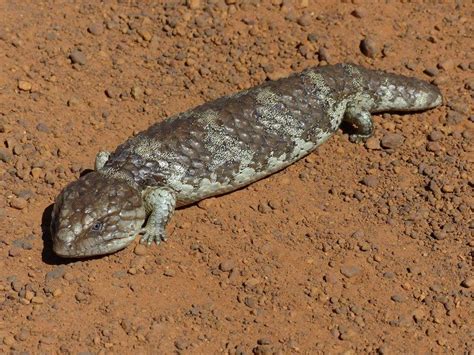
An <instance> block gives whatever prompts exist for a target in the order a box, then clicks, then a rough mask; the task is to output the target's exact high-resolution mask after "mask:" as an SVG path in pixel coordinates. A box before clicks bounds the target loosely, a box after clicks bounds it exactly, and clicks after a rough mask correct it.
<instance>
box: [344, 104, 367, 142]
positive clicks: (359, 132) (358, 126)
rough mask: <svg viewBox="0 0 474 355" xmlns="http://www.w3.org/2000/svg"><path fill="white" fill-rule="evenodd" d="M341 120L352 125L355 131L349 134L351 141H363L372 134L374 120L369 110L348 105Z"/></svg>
mask: <svg viewBox="0 0 474 355" xmlns="http://www.w3.org/2000/svg"><path fill="white" fill-rule="evenodd" d="M343 121H344V122H347V123H350V124H351V125H353V126H354V129H355V132H354V133H352V134H351V135H350V136H349V140H350V141H351V142H353V143H359V142H365V141H366V140H367V139H369V138H370V137H372V135H373V134H374V122H373V121H372V115H371V114H370V112H369V111H365V110H360V109H357V108H354V107H349V108H348V109H347V110H346V112H345V114H344V119H343Z"/></svg>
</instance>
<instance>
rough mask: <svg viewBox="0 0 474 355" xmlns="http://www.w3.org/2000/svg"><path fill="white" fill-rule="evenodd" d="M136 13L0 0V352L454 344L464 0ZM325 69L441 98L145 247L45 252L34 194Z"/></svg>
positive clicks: (126, 4) (465, 264) (462, 338)
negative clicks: (199, 112) (141, 141)
mask: <svg viewBox="0 0 474 355" xmlns="http://www.w3.org/2000/svg"><path fill="white" fill-rule="evenodd" d="M151 3H152V2H147V1H134V0H128V1H120V0H118V1H104V2H101V3H99V2H98V1H97V2H95V1H83V2H81V1H67V0H64V1H59V0H58V1H51V0H45V1H31V0H30V1H23V0H17V1H13V0H3V1H0V18H1V19H2V26H1V27H0V138H1V142H0V175H1V181H0V194H1V196H2V198H1V199H0V221H1V234H0V291H1V292H0V352H12V353H24V352H25V351H26V352H30V353H39V352H41V353H53V352H60V353H77V352H86V353H100V354H106V353H129V352H131V351H135V352H137V353H152V352H162V353H173V352H178V353H230V354H251V353H254V354H273V353H276V354H287V353H298V352H299V353H303V354H314V353H343V354H353V353H379V354H392V353H423V354H425V353H457V354H461V353H469V354H472V353H473V351H474V340H473V339H474V331H473V329H474V321H473V319H474V302H473V290H474V272H473V269H474V265H473V258H474V240H473V234H472V233H473V227H474V222H473V221H472V216H473V213H472V209H473V192H472V187H473V184H474V179H473V173H472V160H473V145H472V142H473V136H474V130H473V121H474V116H473V113H472V109H473V101H472V97H473V93H474V92H473V90H474V75H473V70H474V62H473V61H472V60H473V58H472V53H473V48H472V38H473V28H472V23H473V10H474V6H473V5H472V4H470V2H469V1H457V2H456V3H457V4H456V3H455V2H446V3H445V4H439V3H438V2H427V3H424V4H422V2H421V1H414V2H406V3H397V2H395V1H393V2H389V4H386V5H374V4H373V2H372V3H369V2H367V3H365V2H363V1H359V0H353V1H352V2H350V1H344V2H341V3H339V4H337V5H335V4H334V2H332V1H327V0H325V1H318V2H317V4H316V2H313V1H304V0H300V1H294V2H292V1H282V0H272V1H258V0H249V1H243V0H225V1H224V0H207V1H205V0H201V1H199V0H194V1H188V2H185V1H168V2H161V3H158V4H154V5H151ZM435 3H436V4H435ZM91 4H93V5H91ZM361 41H364V42H363V43H362V45H361ZM338 62H355V63H359V64H362V65H365V66H367V67H370V68H377V69H386V70H390V71H394V72H397V73H401V74H405V75H410V76H416V77H419V78H423V79H425V80H430V81H433V82H434V83H435V84H437V85H438V86H439V87H440V88H441V89H442V91H443V94H444V97H445V105H443V106H442V107H440V108H437V109H435V110H431V111H428V112H424V113H419V114H407V115H395V114H392V115H389V114H384V115H379V116H376V117H375V121H376V134H375V137H374V138H373V139H371V140H369V142H367V143H366V144H351V143H350V142H349V140H348V136H347V134H345V133H344V132H343V131H340V132H338V134H336V135H335V136H333V137H332V138H331V139H330V140H329V141H328V142H327V143H326V144H324V145H323V146H322V147H321V148H320V149H318V151H316V152H315V153H313V154H311V155H310V156H308V157H307V158H305V159H303V160H302V161H300V162H298V163H297V164H294V165H293V166H291V167H289V168H288V169H286V170H284V171H283V172H281V173H278V174H276V175H273V176H272V177H270V178H267V179H265V180H262V181H260V182H258V183H256V184H254V185H252V186H250V187H248V188H246V189H242V190H240V191H237V192H235V193H232V194H228V195H225V196H222V197H219V198H213V199H209V200H206V201H203V202H201V203H199V204H198V205H195V206H191V207H189V208H184V209H181V210H179V211H177V213H176V214H175V216H174V218H173V220H172V223H171V225H170V226H169V229H168V230H169V234H171V237H170V239H169V241H168V242H167V243H165V244H162V245H160V246H159V247H157V246H153V247H151V248H143V247H141V246H136V244H134V245H133V246H132V247H129V248H128V249H125V250H123V251H121V252H118V253H116V254H113V255H110V256H107V257H102V258H97V259H91V260H83V261H77V260H76V261H68V260H63V259H59V258H57V257H55V256H54V255H53V254H52V251H51V243H50V236H49V234H48V232H47V224H48V223H49V219H50V212H51V206H52V203H53V201H54V198H55V196H56V195H57V194H58V193H59V191H60V190H61V189H62V187H64V186H65V185H66V184H67V183H68V182H70V181H72V180H74V179H76V178H77V177H78V176H79V174H80V172H81V171H83V170H84V169H90V168H92V166H93V160H94V156H95V154H96V152H97V151H98V150H100V149H107V150H113V149H114V147H115V146H116V145H118V144H119V143H121V142H122V141H124V140H125V139H126V138H127V137H129V136H130V135H132V134H134V133H136V132H138V131H140V130H142V129H144V128H146V127H147V126H149V125H150V124H151V123H153V122H156V121H159V120H162V119H164V118H165V117H167V116H169V115H171V114H173V113H178V112H181V111H184V110H186V109H188V108H191V107H193V106H195V105H197V104H199V103H202V102H204V101H207V100H211V99H214V98H217V97H219V96H222V95H224V94H228V93H231V92H235V91H238V90H240V89H243V88H248V87H251V86H253V85H256V84H258V83H261V82H262V81H264V80H266V79H274V78H278V77H281V76H283V75H286V74H288V73H290V72H293V71H297V70H301V69H303V68H305V67H308V66H313V65H324V64H327V63H330V64H334V63H338Z"/></svg>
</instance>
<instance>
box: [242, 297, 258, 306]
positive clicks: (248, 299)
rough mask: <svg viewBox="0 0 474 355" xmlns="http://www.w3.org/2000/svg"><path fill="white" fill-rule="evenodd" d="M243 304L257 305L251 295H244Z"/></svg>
mask: <svg viewBox="0 0 474 355" xmlns="http://www.w3.org/2000/svg"><path fill="white" fill-rule="evenodd" d="M244 304H245V305H246V306H247V307H249V308H255V307H257V301H256V300H255V298H253V297H250V296H249V297H245V299H244Z"/></svg>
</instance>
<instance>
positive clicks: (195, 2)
mask: <svg viewBox="0 0 474 355" xmlns="http://www.w3.org/2000/svg"><path fill="white" fill-rule="evenodd" d="M187 4H188V7H189V8H190V9H191V10H195V9H199V7H200V6H201V0H188V1H187Z"/></svg>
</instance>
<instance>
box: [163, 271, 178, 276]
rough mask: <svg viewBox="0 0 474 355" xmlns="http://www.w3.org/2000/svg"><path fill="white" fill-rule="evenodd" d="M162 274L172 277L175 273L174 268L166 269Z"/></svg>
mask: <svg viewBox="0 0 474 355" xmlns="http://www.w3.org/2000/svg"><path fill="white" fill-rule="evenodd" d="M163 275H165V276H167V277H174V276H175V275H176V272H175V271H174V270H170V269H166V270H165V271H164V272H163Z"/></svg>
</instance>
